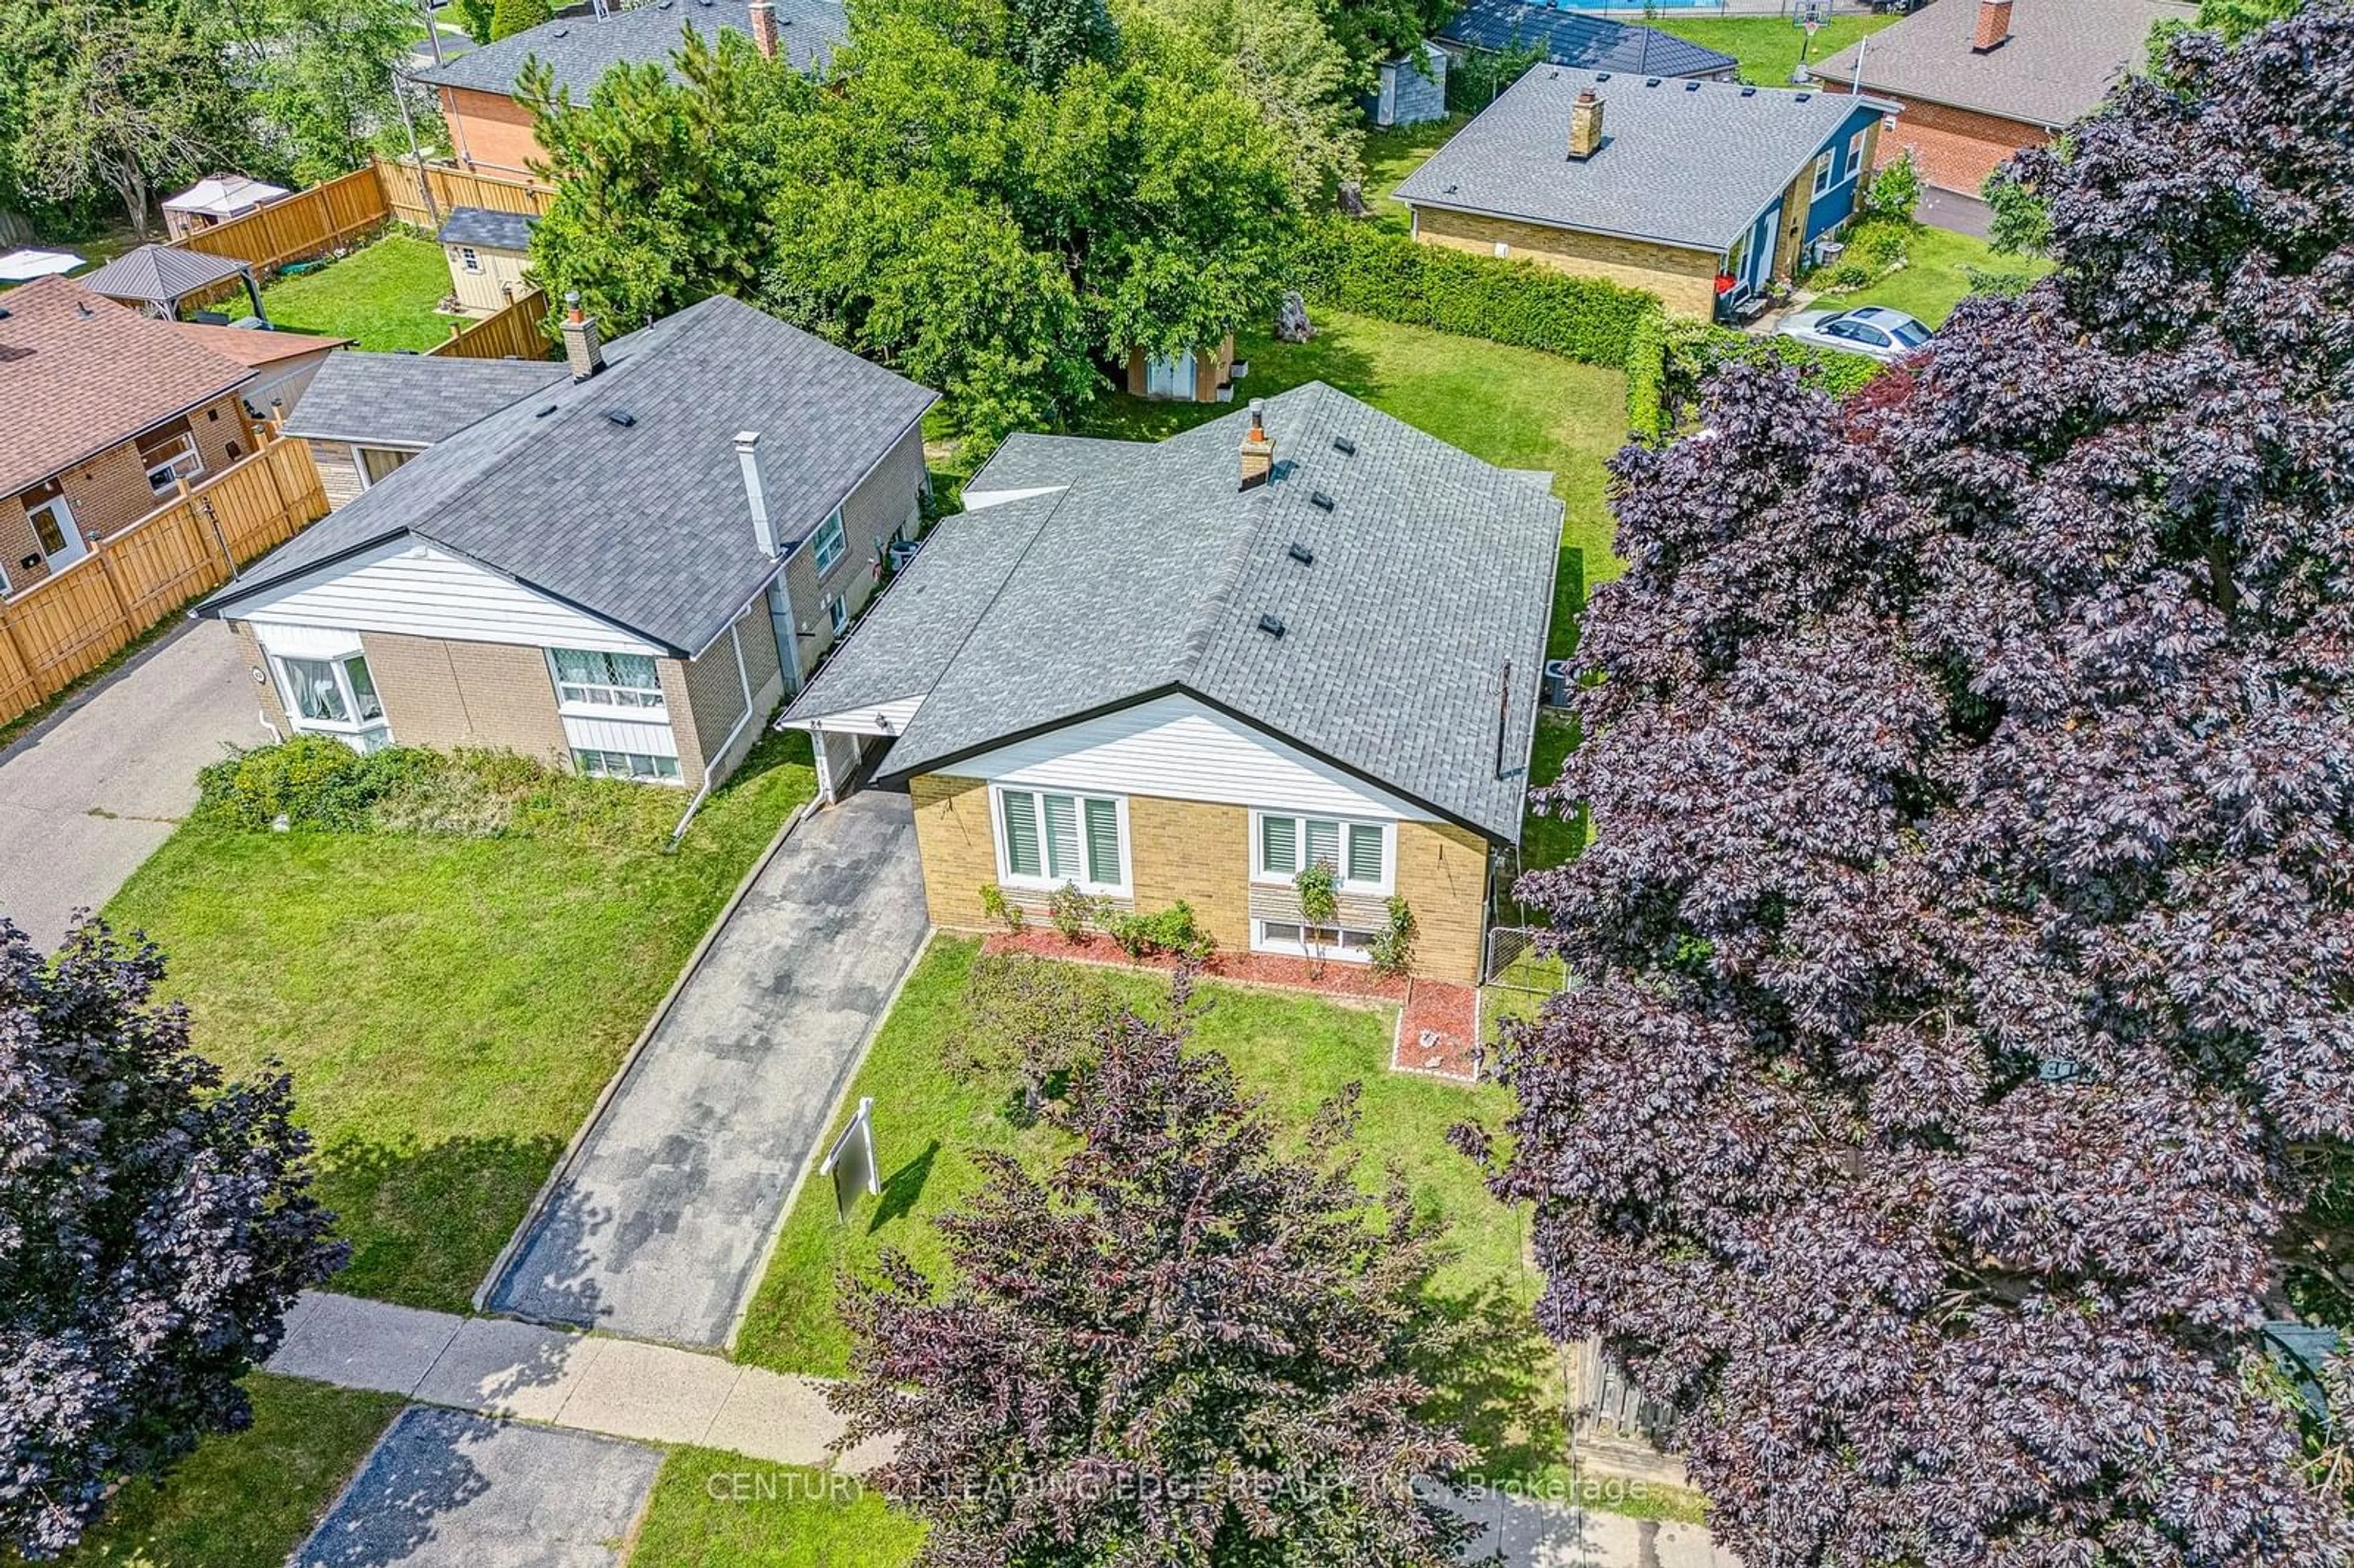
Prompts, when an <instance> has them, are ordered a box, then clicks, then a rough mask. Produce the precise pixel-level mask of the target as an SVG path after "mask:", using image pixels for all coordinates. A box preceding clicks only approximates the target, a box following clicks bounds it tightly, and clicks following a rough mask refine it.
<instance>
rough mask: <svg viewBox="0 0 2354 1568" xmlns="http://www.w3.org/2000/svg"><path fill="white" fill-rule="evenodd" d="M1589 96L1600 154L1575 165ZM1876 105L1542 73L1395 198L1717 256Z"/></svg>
mask: <svg viewBox="0 0 2354 1568" xmlns="http://www.w3.org/2000/svg"><path fill="white" fill-rule="evenodd" d="M1654 83H1656V84H1657V85H1653V84H1654ZM1586 87H1591V88H1593V89H1594V90H1596V92H1597V93H1598V94H1600V96H1601V99H1602V110H1603V112H1602V150H1601V151H1600V152H1599V153H1597V154H1595V155H1594V156H1593V157H1591V158H1589V159H1587V160H1585V162H1583V163H1579V162H1574V161H1572V160H1571V159H1570V157H1569V111H1570V104H1571V103H1572V102H1573V101H1575V99H1576V97H1577V94H1578V90H1579V89H1581V88H1586ZM1870 101H1871V100H1861V101H1860V100H1857V99H1854V98H1850V97H1849V96H1847V95H1846V94H1844V93H1828V92H1787V91H1784V90H1780V89H1776V88H1755V87H1743V86H1740V85H1738V84H1737V83H1734V82H1720V81H1697V80H1683V81H1678V80H1674V79H1669V78H1661V77H1639V76H1622V75H1619V74H1618V73H1617V72H1615V71H1581V70H1571V69H1567V68H1566V67H1559V68H1556V67H1550V66H1539V67H1537V68H1536V69H1534V70H1532V71H1530V72H1529V73H1528V74H1527V75H1525V76H1523V77H1522V78H1521V79H1520V80H1518V81H1516V82H1514V83H1513V84H1512V85H1511V87H1510V88H1508V89H1506V90H1504V92H1503V93H1502V95H1501V96H1500V97H1499V98H1498V99H1497V100H1496V101H1495V102H1494V103H1492V104H1490V105H1489V106H1488V108H1487V109H1486V110H1485V111H1482V112H1481V113H1480V114H1479V118H1477V119H1475V120H1473V121H1472V122H1471V123H1469V125H1466V126H1465V127H1463V129H1462V130H1460V131H1458V132H1456V133H1455V135H1454V137H1453V139H1451V140H1450V141H1448V142H1447V144H1446V145H1445V146H1443V147H1441V148H1439V150H1438V151H1437V153H1435V154H1432V155H1431V158H1430V161H1429V162H1428V163H1426V164H1423V165H1422V167H1420V168H1419V169H1416V171H1415V172H1414V173H1413V174H1411V175H1407V176H1406V178H1405V180H1404V181H1403V182H1401V183H1400V184H1399V185H1398V187H1397V190H1396V192H1395V193H1394V194H1395V195H1396V196H1397V198H1398V199H1399V200H1400V201H1404V202H1409V203H1414V204H1417V205H1420V206H1426V207H1454V208H1459V209H1461V210H1464V211H1468V212H1480V213H1488V214H1491V215H1494V216H1497V217H1516V218H1524V219H1526V220H1528V221H1530V222H1532V223H1540V224H1547V225H1550V226H1552V227H1554V228H1579V229H1586V230H1590V231H1593V232H1596V233H1601V234H1617V235H1625V236H1628V237H1631V238H1639V239H1652V240H1658V241H1660V242H1662V243H1665V244H1669V245H1681V246H1687V247H1690V248H1692V249H1704V250H1718V249H1723V248H1724V247H1725V246H1727V245H1729V244H1731V243H1732V242H1733V240H1734V238H1736V237H1737V236H1738V235H1739V234H1740V233H1741V231H1742V229H1743V228H1745V227H1746V226H1748V225H1749V224H1751V223H1753V222H1755V221H1756V218H1757V215H1758V214H1759V213H1761V212H1763V211H1764V210H1765V206H1766V204H1767V203H1769V202H1771V201H1772V200H1773V199H1774V198H1775V197H1776V196H1778V195H1780V194H1781V192H1782V190H1783V189H1784V188H1785V187H1786V186H1787V185H1789V183H1790V181H1791V180H1792V179H1793V178H1795V177H1796V176H1797V174H1798V172H1799V171H1800V170H1801V169H1803V168H1805V167H1806V165H1807V164H1808V161H1809V160H1811V159H1812V158H1813V157H1814V156H1815V154H1817V153H1818V152H1819V151H1820V150H1821V149H1822V146H1823V143H1826V142H1828V141H1829V140H1830V138H1831V137H1832V136H1833V135H1834V134H1835V133H1836V132H1838V130H1839V129H1840V125H1841V124H1843V123H1844V122H1846V120H1847V118H1848V116H1850V114H1852V113H1854V112H1855V111H1856V109H1857V108H1858V107H1859V105H1860V103H1866V102H1870Z"/></svg>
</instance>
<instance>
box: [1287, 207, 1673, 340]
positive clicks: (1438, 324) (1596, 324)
mask: <svg viewBox="0 0 2354 1568" xmlns="http://www.w3.org/2000/svg"><path fill="white" fill-rule="evenodd" d="M1292 274H1293V276H1294V277H1295V278H1296V279H1297V280H1298V281H1299V291H1300V292H1301V293H1302V294H1303V295H1305V296H1306V297H1307V298H1308V299H1309V300H1310V301H1312V302H1316V303H1318V304H1322V305H1326V306H1329V307H1331V308H1332V309H1335V310H1342V311H1349V312H1352V313H1355V314H1358V315H1365V316H1374V317H1377V318H1379V319H1380V320H1383V321H1388V322H1397V323H1401V324H1402V325H1405V326H1419V327H1430V328H1433V329H1435V330H1437V331H1439V332H1449V333H1455V334H1459V335H1461V336H1465V337H1483V338H1486V339H1487V340H1488V341H1490V343H1504V344H1512V345H1514V346H1516V347H1520V348H1541V349H1543V350H1545V351H1546V352H1547V353H1549V354H1558V355H1562V356H1563V357H1564V358H1566V359H1575V360H1579V361H1582V362H1584V363H1585V364H1587V365H1607V366H1612V367H1614V368H1616V367H1618V366H1624V365H1625V364H1626V363H1627V351H1628V347H1629V346H1630V345H1631V344H1632V343H1633V341H1634V337H1635V333H1636V330H1637V328H1638V326H1639V325H1640V324H1641V323H1643V322H1644V321H1646V320H1648V319H1650V318H1652V317H1654V316H1656V315H1657V314H1658V313H1659V301H1658V300H1656V299H1654V298H1653V297H1652V296H1651V295H1649V294H1647V293H1644V292H1642V291H1640V290H1637V289H1628V288H1624V287H1621V286H1620V285H1618V284H1617V283H1609V282H1604V281H1600V280H1598V279H1591V278H1572V277H1569V276H1567V275H1566V274H1564V273H1560V272H1555V271H1552V270H1548V269H1545V268H1542V267H1539V266H1537V265H1536V264H1535V263H1533V262H1530V261H1499V260H1494V259H1492V258H1490V257H1486V256H1473V255H1469V254H1467V253H1465V252H1463V251H1460V250H1450V249H1447V248H1446V247H1444V246H1438V245H1421V244H1417V243H1416V241H1415V240H1414V239H1413V238H1410V237H1408V236H1406V235H1403V234H1400V233H1398V232H1397V231H1395V230H1394V229H1387V228H1377V227H1375V226H1374V225H1373V224H1370V223H1360V222H1352V221H1351V220H1350V219H1347V218H1338V217H1336V218H1327V219H1325V220H1323V221H1321V222H1319V223H1316V224H1312V225H1310V229H1309V234H1308V238H1307V239H1306V240H1305V241H1304V242H1303V243H1302V245H1301V246H1300V249H1299V254H1298V256H1297V258H1296V262H1295V265H1294V267H1293V269H1292Z"/></svg>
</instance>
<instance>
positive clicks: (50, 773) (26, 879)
mask: <svg viewBox="0 0 2354 1568" xmlns="http://www.w3.org/2000/svg"><path fill="white" fill-rule="evenodd" d="M269 738H270V732H269V731H268V730H266V729H264V728H262V727H261V720H260V704H259V703H258V702H257V701H256V700H255V695H254V684H253V676H252V674H251V673H249V670H248V668H247V665H246V661H245V656H244V654H243V653H242V652H240V651H239V648H238V644H237V639H236V638H235V637H233V636H231V635H230V634H229V630H228V627H226V626H224V625H222V624H221V623H220V622H219V621H217V620H200V621H197V622H196V623H195V624H193V625H191V626H189V627H188V628H187V629H186V630H183V631H179V632H176V633H175V634H174V635H173V636H172V637H171V638H170V639H169V640H168V641H164V642H163V643H161V644H159V645H157V646H156V647H154V648H153V649H151V650H149V651H148V652H146V653H144V654H143V655H142V656H141V657H140V658H139V659H138V660H137V661H136V662H133V663H132V664H130V665H128V666H126V667H125V668H124V669H122V670H121V671H119V672H117V673H115V674H113V675H111V676H110V677H109V678H108V679H107V680H106V681H105V682H103V683H101V684H100V685H99V686H98V687H97V688H96V689H94V690H93V691H91V692H90V694H88V695H86V696H85V697H83V698H82V699H81V700H80V702H79V703H78V704H77V705H75V706H74V707H73V708H72V709H71V710H70V711H69V712H67V713H64V714H62V715H58V716H56V717H53V718H51V719H48V720H47V721H45V722H44V723H42V724H41V725H40V726H37V727H36V728H35V729H34V730H33V732H32V733H31V734H30V735H28V736H25V737H24V738H23V739H20V740H18V741H16V743H15V744H13V745H11V746H10V747H8V748H7V749H6V750H5V752H0V915H5V916H7V917H8V918H9V919H11V920H14V921H15V922H16V924H17V925H18V926H20V927H23V928H24V929H25V931H26V932H27V934H29V935H30V936H31V937H32V938H33V941H34V944H35V945H36V946H37V947H39V948H44V949H47V948H52V947H55V946H56V945H57V943H58V940H59V939H60V938H63V937H64V936H65V933H66V928H67V926H68V924H69V920H70V919H71V916H72V914H73V911H74V910H75V909H77V908H85V907H87V908H96V907H98V906H101V905H102V904H104V903H105V902H106V901H107V900H108V899H109V898H111V897H112V896H113V895H114V890H115V889H116V888H118V887H120V886H122V883H123V879H124V878H125V877H127V876H129V875H130V874H132V872H133V871H135V870H136V869H138V866H139V863H140V862H141V861H143V860H145V859H146V858H147V857H148V856H149V855H150V854H153V853H154V851H155V846H156V845H158V844H160V843H162V842H164V839H166V838H168V837H169V836H170V835H171V832H172V829H173V827H174V825H175V824H176V823H177V822H178V821H179V820H180V819H181V818H182V817H184V816H186V815H187V813H188V810H189V808H190V807H192V806H194V805H195V804H196V769H197V768H201V767H203V766H204V765H205V764H206V763H207V762H212V761H216V760H217V759H218V758H221V757H223V756H225V755H227V753H228V748H229V747H231V746H233V745H234V746H259V745H260V744H262V743H263V742H265V741H267V740H268V739H269Z"/></svg>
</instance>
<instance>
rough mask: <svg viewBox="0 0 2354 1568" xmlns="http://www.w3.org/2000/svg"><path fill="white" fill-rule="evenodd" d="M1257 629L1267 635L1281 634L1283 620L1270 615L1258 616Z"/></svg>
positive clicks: (1278, 635) (1275, 635) (1277, 635)
mask: <svg viewBox="0 0 2354 1568" xmlns="http://www.w3.org/2000/svg"><path fill="white" fill-rule="evenodd" d="M1258 629H1259V630H1261V631H1264V632H1266V633H1267V635H1268V636H1269V637H1280V636H1282V635H1283V622H1282V621H1280V620H1277V619H1276V618H1275V617H1274V616H1271V615H1262V616H1260V617H1259V618H1258Z"/></svg>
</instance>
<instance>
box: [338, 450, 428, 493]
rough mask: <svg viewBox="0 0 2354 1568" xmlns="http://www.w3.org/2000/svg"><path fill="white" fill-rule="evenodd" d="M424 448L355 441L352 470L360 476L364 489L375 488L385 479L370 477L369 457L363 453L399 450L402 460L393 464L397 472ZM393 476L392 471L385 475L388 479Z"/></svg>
mask: <svg viewBox="0 0 2354 1568" xmlns="http://www.w3.org/2000/svg"><path fill="white" fill-rule="evenodd" d="M422 450H425V449H424V448H422V447H387V446H378V445H371V444H368V443H366V442H361V441H354V442H353V443H352V471H353V472H355V473H356V474H358V475H359V476H360V488H361V489H362V490H369V489H373V488H374V487H375V486H376V485H379V484H382V483H383V482H384V480H381V479H370V478H369V477H368V471H367V459H366V457H365V456H363V455H362V454H363V453H366V452H398V453H399V454H400V455H401V461H399V462H397V463H395V464H393V465H392V472H393V473H397V472H398V471H400V470H401V468H402V467H403V466H405V465H406V464H407V462H408V460H409V459H410V458H413V457H415V456H416V455H417V454H418V453H419V452H420V451H422ZM391 477H392V474H391V473H387V475H386V476H385V478H386V479H389V478H391Z"/></svg>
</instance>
